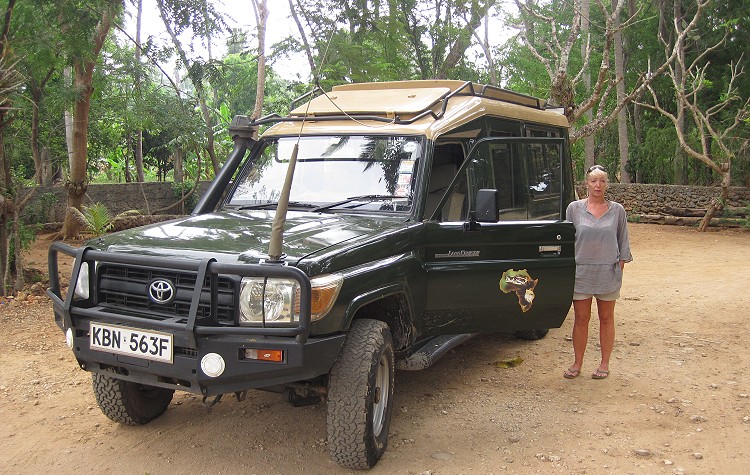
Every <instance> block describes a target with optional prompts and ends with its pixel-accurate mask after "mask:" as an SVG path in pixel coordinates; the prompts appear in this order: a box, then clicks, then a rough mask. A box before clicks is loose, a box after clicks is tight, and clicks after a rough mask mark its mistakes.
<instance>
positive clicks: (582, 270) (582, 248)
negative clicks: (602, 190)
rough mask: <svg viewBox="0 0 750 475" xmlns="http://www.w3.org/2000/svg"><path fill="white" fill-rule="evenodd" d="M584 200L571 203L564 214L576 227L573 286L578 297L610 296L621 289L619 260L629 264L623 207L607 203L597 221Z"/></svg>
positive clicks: (629, 257) (614, 203)
mask: <svg viewBox="0 0 750 475" xmlns="http://www.w3.org/2000/svg"><path fill="white" fill-rule="evenodd" d="M586 202H587V200H586V199H583V200H578V201H574V202H572V203H570V204H569V205H568V209H567V211H566V213H565V217H566V219H567V220H568V221H571V222H572V223H573V226H575V228H576V243H575V256H576V283H575V292H576V293H579V294H594V295H596V294H609V293H612V292H615V291H617V290H620V287H621V286H622V270H621V269H620V261H621V260H622V261H625V262H630V261H632V260H633V256H632V255H631V254H630V241H629V239H628V227H627V217H626V214H625V208H623V207H622V205H621V204H620V203H616V202H614V201H607V206H608V208H607V211H606V212H605V213H604V215H602V217H601V218H599V219H597V218H596V217H595V216H594V215H593V214H591V213H590V212H589V211H588V209H586Z"/></svg>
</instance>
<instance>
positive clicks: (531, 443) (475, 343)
mask: <svg viewBox="0 0 750 475" xmlns="http://www.w3.org/2000/svg"><path fill="white" fill-rule="evenodd" d="M630 232H631V243H632V248H633V254H634V256H635V261H634V262H632V263H631V264H628V265H627V266H626V268H625V284H624V287H623V291H622V295H623V298H622V299H621V300H620V301H619V302H618V304H617V308H616V321H617V336H616V345H615V351H614V360H613V362H612V364H611V365H610V369H611V372H612V374H611V376H610V377H609V378H608V379H606V380H603V381H595V380H592V379H591V378H590V377H589V375H590V373H591V371H593V369H594V368H595V367H596V366H597V363H598V359H597V353H598V351H597V346H596V343H597V340H598V324H597V323H596V319H595V318H594V319H592V325H591V331H590V339H589V351H588V353H587V358H586V362H585V367H584V370H586V371H585V372H584V373H583V374H582V376H581V377H579V378H577V379H574V380H565V379H563V378H562V372H563V370H564V369H565V368H566V367H567V365H569V364H570V363H571V361H572V348H571V342H570V333H571V326H572V315H569V317H568V319H567V320H566V322H565V324H564V325H563V327H562V328H560V329H554V330H551V331H550V333H549V335H548V336H547V337H546V338H545V339H543V340H541V341H537V342H522V341H516V340H513V339H510V338H508V337H506V336H504V335H498V334H493V335H486V336H481V337H478V338H475V339H474V340H471V341H469V342H468V343H465V344H464V345H462V346H460V347H458V348H456V349H455V350H454V351H452V352H451V353H450V354H448V355H447V356H446V357H445V358H443V359H442V360H440V361H439V362H438V363H437V364H436V365H434V366H433V367H431V368H429V369H427V370H424V371H419V372H407V371H399V372H397V373H396V390H395V409H394V418H393V422H392V425H391V431H390V443H389V447H388V449H387V451H386V453H385V455H384V456H383V458H382V459H381V460H380V462H379V463H378V465H377V466H376V467H375V468H374V469H372V470H371V473H373V474H415V475H417V474H425V475H427V474H430V475H437V474H441V475H442V474H491V473H492V474H501V473H518V474H531V473H534V474H536V473H544V474H547V473H565V474H567V473H587V474H597V473H615V474H630V473H634V474H643V473H648V474H682V473H684V474H698V473H705V474H708V473H717V474H724V473H726V474H730V473H750V399H749V398H748V395H749V394H750V344H749V343H748V339H749V338H750V337H749V336H748V334H749V332H748V316H750V289H749V288H748V282H750V232H748V231H744V230H727V229H724V230H712V231H710V232H708V233H704V234H700V233H698V232H696V231H695V230H694V229H691V228H683V227H669V226H658V225H646V224H631V225H630ZM48 244H49V243H48V242H45V241H44V240H40V241H38V242H37V244H36V246H35V251H34V252H32V253H31V255H30V256H29V261H30V262H31V263H32V265H34V266H36V267H39V268H40V269H43V268H44V266H45V261H46V254H45V248H46V246H47V245H48ZM22 298H23V300H21V299H16V300H11V301H4V302H3V303H2V305H0V348H2V350H1V351H0V368H2V371H0V421H1V423H0V472H2V473H42V472H45V473H49V472H55V473H76V474H80V473H105V472H108V473H127V474H134V473H149V474H160V473H170V474H171V473H230V474H233V473H243V474H256V473H257V474H260V473H263V474H277V473H278V474H290V473H313V474H323V473H325V474H329V473H348V472H347V471H346V470H344V469H342V468H340V467H338V466H337V465H335V464H334V463H333V462H331V461H330V460H329V457H328V453H327V447H326V443H325V405H324V404H318V405H316V406H309V407H303V408H294V407H291V406H289V405H288V404H287V403H286V402H284V401H283V400H282V399H281V397H280V396H279V395H276V394H272V393H266V392H261V391H256V392H252V393H251V394H249V395H248V398H247V400H245V401H243V402H239V403H238V402H236V401H235V400H234V399H233V398H230V397H228V396H227V397H226V398H225V399H224V400H222V402H221V403H219V404H218V405H217V406H215V407H213V408H208V407H205V406H204V405H202V403H201V400H200V398H196V397H195V396H193V395H190V394H187V393H178V394H176V395H175V398H174V400H173V402H172V404H171V405H170V407H169V409H168V410H167V412H166V413H165V414H164V415H163V416H161V417H160V418H158V419H157V420H155V421H154V422H152V423H150V424H148V425H146V426H141V427H126V426H121V425H119V424H116V423H114V422H111V421H110V420H108V419H107V418H106V417H105V416H104V415H102V413H101V412H100V411H99V409H98V407H97V405H96V401H95V399H94V396H93V393H92V391H91V377H90V374H89V373H87V372H84V371H82V370H80V369H78V367H77V366H76V363H75V360H74V358H73V355H72V352H71V351H69V350H68V348H67V347H66V346H65V343H64V338H63V335H62V332H61V331H60V330H59V329H58V328H57V327H56V326H55V324H54V323H53V319H52V312H51V309H50V304H49V302H48V301H47V299H46V298H45V297H41V296H40V297H34V296H30V297H23V296H22ZM514 357H521V358H522V359H523V363H522V364H520V365H519V366H516V367H513V368H509V369H504V368H502V367H500V366H499V365H498V364H496V363H497V362H499V361H501V360H504V359H506V358H514Z"/></svg>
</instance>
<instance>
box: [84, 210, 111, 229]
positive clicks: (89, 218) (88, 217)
mask: <svg viewBox="0 0 750 475" xmlns="http://www.w3.org/2000/svg"><path fill="white" fill-rule="evenodd" d="M83 216H84V218H85V222H86V230H87V231H89V232H90V233H91V234H93V235H94V237H99V236H101V235H103V234H105V233H107V232H108V231H109V230H110V229H112V214H111V213H110V212H109V210H108V209H107V207H106V206H104V205H103V204H102V203H94V204H93V205H91V206H84V207H83Z"/></svg>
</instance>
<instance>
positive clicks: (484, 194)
mask: <svg viewBox="0 0 750 475" xmlns="http://www.w3.org/2000/svg"><path fill="white" fill-rule="evenodd" d="M475 203H476V205H477V206H476V212H477V221H479V222H480V223H496V222H497V221H498V220H499V219H500V216H499V214H498V210H497V190H494V189H493V190H488V189H482V190H479V191H477V199H476V201H475Z"/></svg>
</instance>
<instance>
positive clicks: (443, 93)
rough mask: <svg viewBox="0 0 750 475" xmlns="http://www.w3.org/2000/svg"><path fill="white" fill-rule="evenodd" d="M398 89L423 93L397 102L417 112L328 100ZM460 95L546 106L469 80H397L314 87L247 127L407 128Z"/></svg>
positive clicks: (434, 115)
mask: <svg viewBox="0 0 750 475" xmlns="http://www.w3.org/2000/svg"><path fill="white" fill-rule="evenodd" d="M386 84H387V85H388V86H387V87H384V86H383V85H386ZM399 86H402V87H401V88H399ZM451 86H453V87H455V89H453V88H452V87H451ZM456 86H457V87H456ZM402 90H403V91H406V92H411V93H413V92H415V91H422V92H423V94H422V96H421V97H420V98H419V99H421V100H422V102H419V100H418V99H414V97H415V96H416V94H410V95H409V96H408V97H409V98H410V99H411V102H409V101H406V100H402V101H401V102H400V104H401V105H405V106H408V105H414V104H417V105H419V106H420V108H419V110H409V111H408V112H405V113H402V112H397V111H396V108H395V107H394V108H393V109H390V110H385V109H384V107H388V106H387V105H385V106H383V105H382V104H381V105H378V106H376V107H373V108H375V109H379V110H377V111H374V113H373V112H368V113H358V112H353V113H348V112H347V111H345V110H343V109H341V108H340V107H339V106H338V105H337V104H336V103H335V102H334V100H333V99H332V98H331V95H333V96H339V95H342V94H352V93H353V92H356V93H358V94H361V92H362V91H373V93H375V92H376V91H390V92H391V93H393V92H394V91H402ZM425 91H427V92H425ZM321 96H325V97H326V98H327V100H328V101H329V102H330V105H327V109H325V110H323V111H322V112H321V110H322V109H321V104H323V103H322V102H320V101H319V103H318V104H317V105H316V107H314V108H313V110H312V111H310V108H311V105H312V104H313V101H315V100H316V99H319V98H320V97H321ZM460 96H473V97H481V98H484V99H489V100H495V101H500V102H505V103H509V104H514V105H518V106H523V107H529V108H533V109H537V110H542V111H543V110H545V108H546V105H547V104H546V101H545V100H544V99H539V98H537V97H533V96H529V95H526V94H521V93H518V92H514V91H510V90H508V89H503V88H500V87H496V86H491V85H486V84H476V85H475V84H474V83H472V82H471V81H466V82H463V83H461V82H459V81H450V80H448V81H446V80H434V81H429V80H428V81H401V82H392V83H362V84H351V85H349V84H347V85H342V86H337V87H334V89H333V90H332V91H331V92H330V93H326V92H325V91H323V89H322V88H320V87H319V86H317V87H315V88H314V89H312V90H310V91H309V92H307V93H305V94H303V95H302V96H299V97H297V98H296V99H294V100H293V101H292V102H291V104H290V111H291V112H290V113H289V115H287V116H280V115H279V114H276V113H273V114H269V115H266V116H263V117H260V118H258V119H256V120H255V121H253V122H251V123H250V124H249V125H250V126H259V125H265V124H269V123H277V122H287V121H289V122H302V121H309V120H315V121H316V122H321V121H335V120H342V119H355V120H358V121H375V122H384V123H392V124H396V125H408V124H412V123H414V122H416V121H418V120H420V119H423V118H425V117H432V118H433V119H434V120H439V119H440V118H442V117H443V116H444V115H445V112H446V110H447V108H448V103H449V101H450V99H452V98H454V97H460ZM360 97H361V95H360ZM321 101H322V99H321ZM441 103H442V105H440V107H439V110H437V111H435V108H436V106H438V105H439V104H441ZM326 104H327V103H326ZM303 108H304V109H303ZM403 115H410V116H411V117H409V118H402V116H403Z"/></svg>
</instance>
